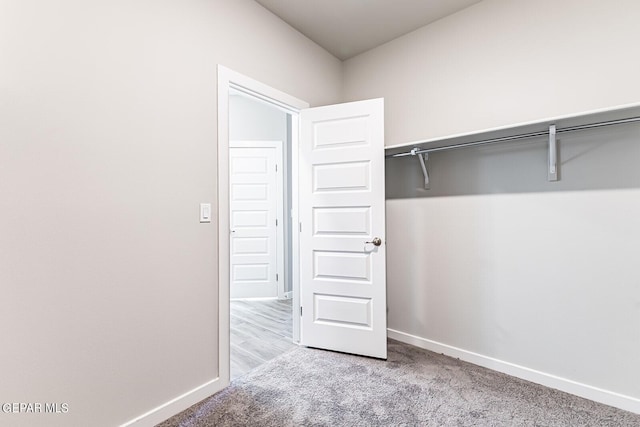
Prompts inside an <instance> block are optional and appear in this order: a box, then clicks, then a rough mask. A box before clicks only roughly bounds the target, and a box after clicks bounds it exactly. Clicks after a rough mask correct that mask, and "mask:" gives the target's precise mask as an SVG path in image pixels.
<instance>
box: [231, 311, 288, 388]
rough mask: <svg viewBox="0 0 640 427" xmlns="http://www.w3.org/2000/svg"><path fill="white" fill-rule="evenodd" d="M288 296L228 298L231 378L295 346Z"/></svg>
mask: <svg viewBox="0 0 640 427" xmlns="http://www.w3.org/2000/svg"><path fill="white" fill-rule="evenodd" d="M291 315H292V314H291V300H290V299H289V300H276V299H274V300H259V301H251V300H233V301H231V379H232V380H233V379H234V378H238V377H240V376H242V375H244V374H245V373H247V372H249V371H251V370H252V369H254V368H257V367H258V366H260V365H262V364H263V363H264V362H266V361H267V360H271V359H273V358H274V357H276V356H279V355H281V354H282V353H284V352H286V351H287V350H289V349H291V348H293V347H295V344H293V342H292V339H291V336H292V327H293V325H292V318H291Z"/></svg>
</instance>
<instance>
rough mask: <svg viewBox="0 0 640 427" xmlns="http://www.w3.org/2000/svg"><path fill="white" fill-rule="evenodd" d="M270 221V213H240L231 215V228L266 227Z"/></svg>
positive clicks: (236, 212)
mask: <svg viewBox="0 0 640 427" xmlns="http://www.w3.org/2000/svg"><path fill="white" fill-rule="evenodd" d="M268 221H269V211H240V210H236V211H234V212H232V214H231V227H232V228H235V229H237V228H242V227H251V228H256V227H266V226H267V223H268Z"/></svg>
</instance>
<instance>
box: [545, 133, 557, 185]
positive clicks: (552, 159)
mask: <svg viewBox="0 0 640 427" xmlns="http://www.w3.org/2000/svg"><path fill="white" fill-rule="evenodd" d="M547 180H548V181H557V180H558V141H557V139H556V125H550V126H549V175H548V177H547Z"/></svg>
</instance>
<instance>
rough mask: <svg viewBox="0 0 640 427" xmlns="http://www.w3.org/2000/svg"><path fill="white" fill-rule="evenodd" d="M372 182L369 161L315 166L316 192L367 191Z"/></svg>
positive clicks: (314, 183)
mask: <svg viewBox="0 0 640 427" xmlns="http://www.w3.org/2000/svg"><path fill="white" fill-rule="evenodd" d="M370 181H371V175H370V170H369V162H368V161H365V162H349V163H329V164H320V165H314V166H313V190H314V191H316V192H319V191H323V192H326V191H366V190H369V188H370Z"/></svg>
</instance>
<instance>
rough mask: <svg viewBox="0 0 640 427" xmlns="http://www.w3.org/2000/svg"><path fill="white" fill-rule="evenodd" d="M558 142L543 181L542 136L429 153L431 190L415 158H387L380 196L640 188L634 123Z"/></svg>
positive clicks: (639, 145) (639, 142) (639, 140)
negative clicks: (555, 160) (555, 172)
mask: <svg viewBox="0 0 640 427" xmlns="http://www.w3.org/2000/svg"><path fill="white" fill-rule="evenodd" d="M558 140H559V161H560V173H559V180H558V181H556V182H549V181H547V142H546V139H545V138H538V139H535V140H528V141H523V142H507V143H503V144H496V145H488V146H484V147H481V146H480V147H472V148H463V149H459V150H450V151H443V152H436V153H430V154H429V164H428V168H429V178H430V183H431V185H430V187H431V189H429V190H425V189H424V177H423V175H422V170H421V168H420V164H419V162H418V158H417V157H415V156H407V157H399V158H388V159H387V161H386V178H387V179H386V198H387V199H406V198H415V197H443V196H463V195H480V194H498V193H530V192H553V191H583V190H604V189H625V188H640V165H639V163H640V125H638V124H628V125H622V126H615V127H609V128H601V129H594V130H587V131H578V132H573V133H567V134H564V135H561V136H560V138H559V139H558Z"/></svg>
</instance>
